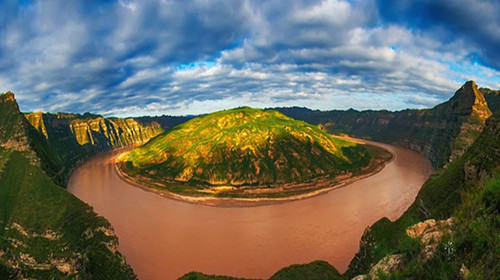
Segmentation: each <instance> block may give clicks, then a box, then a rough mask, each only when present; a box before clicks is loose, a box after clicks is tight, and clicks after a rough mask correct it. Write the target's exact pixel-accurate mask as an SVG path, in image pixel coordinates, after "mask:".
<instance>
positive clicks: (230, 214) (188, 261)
mask: <svg viewBox="0 0 500 280" xmlns="http://www.w3.org/2000/svg"><path fill="white" fill-rule="evenodd" d="M377 145H379V146H381V147H383V148H385V149H387V150H389V151H391V152H392V153H393V154H394V155H395V157H394V159H393V160H392V161H391V162H390V163H388V164H387V165H386V166H385V168H384V169H382V171H380V172H379V173H377V174H375V175H373V176H370V177H367V178H364V179H361V180H358V181H355V182H353V183H351V184H348V185H346V186H345V187H342V188H338V189H335V190H332V191H330V192H328V193H324V194H322V195H318V196H315V197H311V198H307V199H303V200H297V201H289V202H284V203H276V204H271V205H264V206H256V207H234V208H231V207H213V206H205V205H198V204H192V203H186V202H182V201H177V200H172V199H169V198H165V197H162V196H159V195H157V194H154V193H151V192H148V191H144V190H142V189H140V188H138V187H135V186H133V185H131V184H129V183H127V182H125V181H123V180H122V179H121V178H120V177H119V176H118V174H117V172H116V170H115V167H114V158H115V157H116V156H117V155H118V154H119V153H120V152H123V150H121V151H120V150H116V151H112V152H109V153H104V154H100V155H98V156H95V157H93V158H91V159H90V160H88V161H87V162H85V163H84V164H83V165H82V166H81V167H79V168H78V169H77V170H76V171H75V172H74V173H73V175H72V176H71V179H70V182H69V185H68V191H69V192H71V193H73V194H74V195H76V196H77V197H78V198H80V199H81V200H83V201H85V202H86V203H88V204H90V205H91V206H92V207H93V208H94V210H95V211H96V212H97V213H98V214H99V215H102V216H104V217H105V218H106V219H108V220H109V221H110V222H111V224H112V226H113V227H114V229H115V233H116V235H117V236H118V238H119V243H120V245H119V250H120V252H122V254H124V255H125V256H126V258H127V262H128V263H129V264H130V265H131V266H132V268H133V269H134V271H135V273H136V274H137V275H138V277H139V279H176V278H178V277H180V276H182V275H183V274H185V273H187V272H189V271H200V272H203V273H207V274H222V275H230V276H237V277H248V278H268V277H270V276H271V275H272V274H273V273H275V272H276V271H277V270H279V269H280V268H282V267H285V266H288V265H291V264H299V263H308V262H311V261H314V260H325V261H328V262H329V263H330V264H332V265H333V266H335V267H336V268H337V269H338V270H339V271H340V272H344V271H345V270H346V269H347V266H348V264H349V262H350V260H351V259H352V258H353V257H354V254H355V253H356V252H357V250H358V248H359V241H360V238H361V235H362V234H363V231H364V229H365V228H366V227H367V226H369V225H371V224H373V223H374V222H375V221H377V220H379V219H380V218H382V217H388V218H389V219H391V220H394V219H396V218H397V217H399V216H400V215H401V214H402V213H403V212H404V211H405V210H406V209H407V208H408V207H409V205H410V204H411V203H412V202H413V200H414V199H415V196H416V195H417V193H418V190H419V189H420V187H421V186H422V184H423V183H424V181H425V180H426V179H427V178H428V177H429V175H430V174H431V173H432V167H431V165H430V163H429V161H428V160H426V159H425V158H424V157H422V156H421V155H418V154H416V153H414V152H411V151H409V150H407V149H403V148H399V147H394V146H390V145H385V144H377Z"/></svg>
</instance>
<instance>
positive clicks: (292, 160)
mask: <svg viewBox="0 0 500 280" xmlns="http://www.w3.org/2000/svg"><path fill="white" fill-rule="evenodd" d="M371 159H372V156H371V153H370V152H368V150H367V149H366V148H365V147H364V145H360V144H358V143H355V142H352V141H349V140H344V139H340V138H336V137H332V136H330V135H328V134H327V133H326V132H324V131H323V130H321V129H319V128H318V127H317V126H312V125H309V124H307V123H305V122H303V121H296V120H293V119H291V118H289V117H286V116H284V115H282V114H281V113H278V112H276V111H273V110H261V109H253V108H248V107H243V108H236V109H232V110H226V111H220V112H216V113H213V114H210V115H205V116H202V117H197V118H194V119H192V120H190V121H188V122H186V123H184V124H181V125H179V126H177V127H175V128H174V129H173V130H172V131H170V132H169V133H165V134H161V135H159V136H157V137H155V138H153V139H152V140H150V141H149V142H148V143H146V144H145V145H144V146H142V147H139V148H136V149H134V150H132V151H130V152H129V153H128V154H126V155H125V156H123V157H121V158H120V159H119V160H120V161H121V162H122V163H121V168H122V169H123V170H124V171H126V172H127V173H128V174H130V175H132V176H141V177H146V178H149V179H151V180H153V181H154V182H157V181H158V182H159V181H161V182H165V181H167V182H176V183H183V184H184V190H181V191H182V192H183V193H191V191H192V190H193V189H194V190H195V189H196V188H197V186H226V185H229V186H237V187H240V186H245V187H252V186H267V185H271V186H274V185H276V184H284V183H298V182H310V181H312V180H315V179H316V178H318V177H325V176H326V177H331V178H334V177H335V176H336V175H339V174H343V173H346V172H359V171H360V170H361V169H362V168H363V167H366V166H368V165H369V163H370V160H371ZM176 190H177V188H171V189H169V191H176ZM230 195H234V193H233V194H230Z"/></svg>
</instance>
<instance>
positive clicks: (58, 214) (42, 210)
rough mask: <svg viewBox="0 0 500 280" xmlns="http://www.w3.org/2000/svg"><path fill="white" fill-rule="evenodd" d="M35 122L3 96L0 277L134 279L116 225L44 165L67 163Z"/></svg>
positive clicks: (44, 128)
mask: <svg viewBox="0 0 500 280" xmlns="http://www.w3.org/2000/svg"><path fill="white" fill-rule="evenodd" d="M33 119H35V118H33ZM32 123H35V126H36V129H35V127H33V126H32V125H31V124H30V122H28V120H27V119H26V118H25V116H24V115H23V114H22V113H21V112H19V107H18V105H17V103H16V101H15V98H14V95H13V94H12V93H7V94H0V241H1V242H0V279H26V278H31V279H68V278H76V279H91V278H96V279H135V278H136V277H135V275H134V273H133V271H132V269H131V268H130V267H129V266H128V265H127V264H126V263H125V259H124V258H123V257H122V255H121V254H120V253H119V252H117V245H118V239H117V237H116V236H115V234H114V232H113V229H112V227H111V225H110V224H109V222H108V221H106V220H105V219H104V218H102V217H99V216H97V214H95V213H94V212H93V211H92V209H91V208H90V207H89V206H88V205H87V204H85V203H83V202H82V201H80V200H78V199H77V198H76V197H74V196H73V195H72V194H70V193H68V192H67V191H65V190H64V189H62V188H61V187H59V186H57V185H56V184H55V183H54V182H53V180H52V179H51V178H50V177H49V176H47V173H46V172H45V171H44V170H43V169H42V168H47V167H48V166H58V165H59V164H61V162H60V161H59V160H60V158H59V157H58V156H57V154H51V153H50V152H53V150H51V148H50V146H49V145H48V143H47V139H48V138H50V129H49V127H47V126H45V124H44V123H43V122H41V121H36V120H35V121H34V122H33V120H32ZM37 129H38V130H37ZM39 131H41V132H42V133H40V132H39ZM44 131H45V133H44Z"/></svg>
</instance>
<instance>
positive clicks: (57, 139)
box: [25, 112, 164, 186]
mask: <svg viewBox="0 0 500 280" xmlns="http://www.w3.org/2000/svg"><path fill="white" fill-rule="evenodd" d="M25 117H26V119H27V120H28V121H29V123H30V124H31V126H32V127H33V128H34V130H35V131H36V132H37V133H38V134H39V135H38V138H43V139H40V141H39V142H40V145H37V146H35V150H36V151H37V153H38V154H41V155H44V157H45V158H46V160H45V162H44V164H43V168H44V169H45V170H46V172H47V173H48V174H49V175H50V176H51V177H52V178H53V179H54V180H55V181H56V182H57V183H58V184H60V185H63V186H64V185H65V183H66V181H67V179H68V177H69V173H70V172H71V169H72V168H73V167H74V166H76V165H77V164H78V163H80V162H81V161H83V160H85V159H87V158H88V157H90V156H91V155H94V154H96V153H98V152H102V151H107V150H111V149H113V148H117V147H121V146H126V145H131V144H136V143H142V142H145V141H147V140H149V139H150V138H152V137H154V136H156V135H158V134H160V133H161V132H163V131H164V129H163V128H162V127H161V126H160V124H159V123H158V122H156V121H155V120H154V119H152V118H150V119H148V120H143V121H142V122H138V121H136V120H135V119H132V118H127V119H120V118H103V117H101V116H98V115H92V114H84V115H79V114H68V113H57V114H50V113H41V112H36V113H26V114H25Z"/></svg>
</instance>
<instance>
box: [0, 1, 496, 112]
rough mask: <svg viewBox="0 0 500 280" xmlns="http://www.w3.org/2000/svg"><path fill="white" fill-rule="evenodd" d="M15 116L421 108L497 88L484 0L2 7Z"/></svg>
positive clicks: (0, 31) (7, 84)
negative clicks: (472, 85)
mask: <svg viewBox="0 0 500 280" xmlns="http://www.w3.org/2000/svg"><path fill="white" fill-rule="evenodd" d="M0 15H1V16H0V92H5V91H12V92H14V93H15V94H16V99H17V100H18V103H19V105H20V108H21V110H22V111H24V112H31V111H44V112H46V111H49V112H74V113H84V112H91V113H97V114H102V115H104V116H120V117H124V116H139V115H162V114H167V115H187V114H201V113H209V112H213V111H217V110H222V109H227V108H233V107H238V106H252V107H259V108H267V107H284V106H286V107H288V106H300V107H308V108H311V109H320V110H333V109H349V108H354V109H357V110H365V109H374V110H378V109H388V110H402V109H406V108H430V107H433V106H435V105H437V104H439V103H441V102H443V101H446V100H448V99H449V98H450V97H451V96H452V95H453V93H454V92H455V91H456V90H457V89H458V88H459V87H460V86H461V85H462V84H463V83H464V82H466V81H468V80H475V81H476V83H477V84H478V85H479V86H480V87H488V88H491V89H500V16H498V15H500V1H498V0H490V1H487V0H485V1H483V0H441V1H435V0H397V1H395V0H394V1H387V0H350V1H344V0H297V1H282V0H279V1H278V0H182V1H181V0H179V1H173V0H141V1H139V0H137V1H136V0H118V1H114V0H107V1H97V0H81V1H76V0H44V1H30V0H17V1H15V0H2V1H0Z"/></svg>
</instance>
